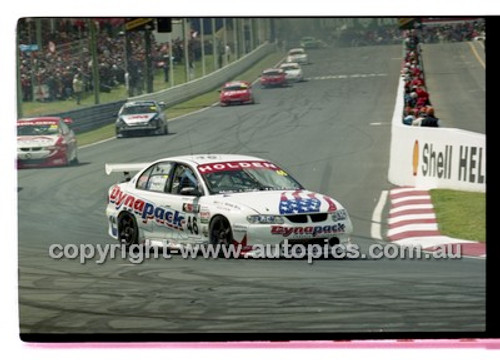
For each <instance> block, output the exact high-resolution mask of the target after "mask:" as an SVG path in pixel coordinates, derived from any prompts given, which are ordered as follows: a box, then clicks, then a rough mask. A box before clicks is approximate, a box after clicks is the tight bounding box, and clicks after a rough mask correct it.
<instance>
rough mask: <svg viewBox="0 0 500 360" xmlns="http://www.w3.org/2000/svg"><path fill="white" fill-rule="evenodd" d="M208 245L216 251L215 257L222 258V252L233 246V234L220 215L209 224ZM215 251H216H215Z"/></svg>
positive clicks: (225, 219)
mask: <svg viewBox="0 0 500 360" xmlns="http://www.w3.org/2000/svg"><path fill="white" fill-rule="evenodd" d="M209 229H210V230H209V236H210V245H211V246H213V247H214V253H215V252H216V251H217V257H219V258H221V257H224V250H223V248H225V249H229V248H230V247H232V246H234V244H233V232H232V230H231V224H230V223H229V220H228V219H227V218H225V217H224V216H221V215H216V216H214V218H213V219H212V221H211V222H210V227H209ZM215 250H216V251H215Z"/></svg>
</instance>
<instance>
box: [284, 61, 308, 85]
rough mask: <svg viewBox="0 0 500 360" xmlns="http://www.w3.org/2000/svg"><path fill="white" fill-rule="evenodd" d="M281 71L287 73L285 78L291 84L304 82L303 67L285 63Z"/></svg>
mask: <svg viewBox="0 0 500 360" xmlns="http://www.w3.org/2000/svg"><path fill="white" fill-rule="evenodd" d="M280 69H282V70H283V71H284V72H285V78H286V80H287V81H289V82H298V81H304V72H303V71H302V67H301V66H300V65H299V64H297V63H283V64H281V65H280Z"/></svg>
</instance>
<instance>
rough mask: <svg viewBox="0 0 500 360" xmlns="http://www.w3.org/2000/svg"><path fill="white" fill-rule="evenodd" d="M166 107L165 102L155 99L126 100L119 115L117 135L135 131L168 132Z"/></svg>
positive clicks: (163, 133)
mask: <svg viewBox="0 0 500 360" xmlns="http://www.w3.org/2000/svg"><path fill="white" fill-rule="evenodd" d="M164 109H165V103H163V102H157V101H154V100H140V101H129V102H126V103H125V104H123V106H122V107H121V108H120V111H119V112H118V115H117V117H118V118H117V119H116V123H115V127H116V137H117V138H121V137H124V136H126V135H129V134H133V133H136V134H137V133H148V134H155V135H166V134H168V124H167V118H166V116H165V113H164Z"/></svg>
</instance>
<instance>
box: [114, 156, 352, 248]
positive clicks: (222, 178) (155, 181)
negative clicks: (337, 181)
mask: <svg viewBox="0 0 500 360" xmlns="http://www.w3.org/2000/svg"><path fill="white" fill-rule="evenodd" d="M105 168H106V173H107V174H108V175H109V174H112V173H114V172H124V173H127V175H128V174H129V173H131V172H136V174H135V175H134V176H132V177H129V178H128V179H127V180H126V181H125V182H118V183H116V184H115V185H112V186H111V187H110V188H109V191H108V204H107V207H106V218H107V222H108V228H109V229H108V232H109V235H110V236H111V237H112V238H114V239H116V240H118V241H119V242H120V243H122V244H124V245H126V246H131V245H134V244H139V245H140V244H146V245H148V246H159V247H167V248H170V249H179V248H180V247H183V246H189V245H191V246H192V245H195V244H204V245H208V244H211V245H214V246H217V245H219V246H231V245H233V246H239V247H240V249H241V251H242V254H243V253H244V254H245V256H247V255H248V256H252V255H255V254H256V253H257V252H258V251H260V250H262V246H263V245H275V246H276V245H277V246H281V245H283V244H284V242H285V240H286V243H287V245H288V246H293V245H296V244H301V246H307V245H308V244H317V245H318V246H321V247H322V248H323V249H327V248H328V249H331V248H332V247H335V246H337V247H338V246H346V247H348V246H349V245H350V236H351V233H352V230H353V227H352V223H351V220H350V218H349V215H348V213H347V211H346V209H345V208H344V207H343V206H342V205H341V204H340V203H339V202H338V201H336V200H334V199H333V198H331V197H330V196H328V195H323V194H319V193H317V192H314V191H310V190H306V189H304V188H303V187H302V185H300V184H299V183H298V182H297V181H296V180H295V179H294V178H293V177H292V176H291V175H290V174H289V173H288V172H287V171H285V170H284V169H282V168H281V167H279V166H278V165H276V164H274V163H272V162H270V161H268V160H265V159H261V158H257V157H251V156H243V155H227V154H224V155H211V154H209V155H187V156H178V157H170V158H164V159H159V160H156V161H154V162H151V163H140V164H106V166H105Z"/></svg>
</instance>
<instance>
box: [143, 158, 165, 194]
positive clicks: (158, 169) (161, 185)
mask: <svg viewBox="0 0 500 360" xmlns="http://www.w3.org/2000/svg"><path fill="white" fill-rule="evenodd" d="M172 168H173V164H172V163H170V162H161V163H157V164H154V165H152V166H150V167H149V168H148V169H146V170H145V171H144V172H143V173H142V174H141V175H140V176H139V179H138V180H137V186H136V187H137V189H140V190H148V191H155V192H166V189H167V186H168V181H169V179H170V172H171V171H172Z"/></svg>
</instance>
